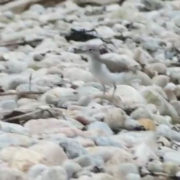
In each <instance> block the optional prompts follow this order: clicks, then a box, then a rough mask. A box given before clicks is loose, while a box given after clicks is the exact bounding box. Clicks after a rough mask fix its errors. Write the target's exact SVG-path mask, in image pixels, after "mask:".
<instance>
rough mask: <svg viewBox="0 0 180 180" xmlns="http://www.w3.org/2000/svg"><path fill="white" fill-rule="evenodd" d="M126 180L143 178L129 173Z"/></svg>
mask: <svg viewBox="0 0 180 180" xmlns="http://www.w3.org/2000/svg"><path fill="white" fill-rule="evenodd" d="M126 180H141V176H140V175H139V174H134V173H129V174H128V175H127V176H126Z"/></svg>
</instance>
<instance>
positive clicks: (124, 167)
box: [106, 162, 139, 179]
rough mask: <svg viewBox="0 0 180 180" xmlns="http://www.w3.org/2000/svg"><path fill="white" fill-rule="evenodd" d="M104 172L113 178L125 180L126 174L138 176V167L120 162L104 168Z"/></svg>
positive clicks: (130, 163)
mask: <svg viewBox="0 0 180 180" xmlns="http://www.w3.org/2000/svg"><path fill="white" fill-rule="evenodd" d="M106 171H107V172H108V173H110V174H112V175H113V176H114V177H115V178H118V177H121V178H122V179H126V177H127V176H128V174H136V175H139V172H138V167H137V166H136V165H135V164H133V163H132V162H121V163H118V164H111V165H108V166H106Z"/></svg>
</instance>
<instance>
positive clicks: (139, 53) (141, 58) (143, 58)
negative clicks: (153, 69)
mask: <svg viewBox="0 0 180 180" xmlns="http://www.w3.org/2000/svg"><path fill="white" fill-rule="evenodd" d="M134 59H135V60H136V61H137V62H139V63H140V64H142V65H146V64H150V63H152V62H154V60H153V58H152V56H151V55H150V54H149V53H148V52H147V51H145V50H144V49H142V48H140V47H139V48H137V49H135V52H134Z"/></svg>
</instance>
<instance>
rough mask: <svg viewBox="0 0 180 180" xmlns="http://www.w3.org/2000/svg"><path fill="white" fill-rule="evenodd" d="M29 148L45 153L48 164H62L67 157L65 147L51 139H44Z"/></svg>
mask: <svg viewBox="0 0 180 180" xmlns="http://www.w3.org/2000/svg"><path fill="white" fill-rule="evenodd" d="M29 149H31V150H33V151H35V152H38V153H40V154H42V155H44V157H46V163H47V164H48V165H54V166H55V165H61V164H62V163H63V162H64V161H65V160H66V159H67V156H66V154H65V153H64V151H63V149H62V148H61V147H60V146H59V145H57V144H55V143H53V142H50V141H49V142H48V141H42V142H40V143H38V144H35V145H33V146H31V147H30V148H29Z"/></svg>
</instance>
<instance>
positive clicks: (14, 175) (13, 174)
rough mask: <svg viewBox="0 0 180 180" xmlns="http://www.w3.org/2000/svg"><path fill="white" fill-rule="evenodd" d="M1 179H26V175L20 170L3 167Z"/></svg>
mask: <svg viewBox="0 0 180 180" xmlns="http://www.w3.org/2000/svg"><path fill="white" fill-rule="evenodd" d="M0 179H1V180H26V176H25V174H23V173H22V172H21V171H19V170H16V169H12V168H2V167H1V169H0Z"/></svg>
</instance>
